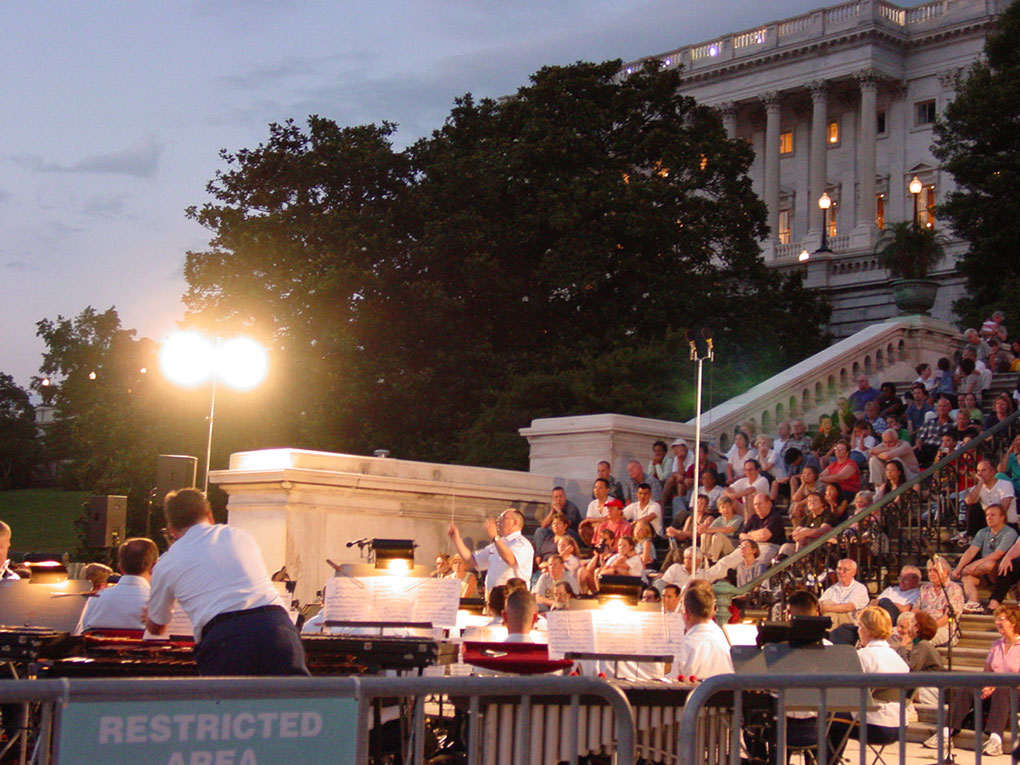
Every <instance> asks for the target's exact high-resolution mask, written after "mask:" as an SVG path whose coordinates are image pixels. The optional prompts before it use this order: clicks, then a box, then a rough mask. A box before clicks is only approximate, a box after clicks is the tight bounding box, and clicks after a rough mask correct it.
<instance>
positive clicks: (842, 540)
mask: <svg viewBox="0 0 1020 765" xmlns="http://www.w3.org/2000/svg"><path fill="white" fill-rule="evenodd" d="M1018 418H1020V411H1017V412H1014V413H1013V414H1012V415H1010V416H1009V417H1007V418H1006V419H1005V420H1003V421H1002V422H1000V423H998V424H997V425H995V426H994V427H992V428H990V429H988V430H986V431H985V432H984V433H982V434H981V435H979V436H978V437H977V438H974V439H972V440H971V441H968V442H967V443H965V444H963V445H962V446H960V447H959V448H957V449H956V451H954V452H953V453H952V454H949V455H947V456H945V457H943V458H942V459H940V460H938V461H937V462H935V463H934V464H933V465H932V466H931V467H929V468H928V469H927V470H924V471H923V472H922V473H921V474H920V475H918V476H916V477H915V478H912V479H910V480H909V481H906V482H904V483H903V484H901V485H900V486H899V487H897V488H896V489H894V490H893V491H891V492H889V493H888V494H886V495H885V496H883V497H882V498H881V499H880V500H879V501H877V502H875V503H874V504H872V505H870V506H868V507H866V508H865V509H863V510H861V511H860V512H858V513H856V514H855V515H851V516H848V517H847V518H846V519H844V520H843V521H842V522H841V523H839V524H838V525H836V526H835V527H833V528H832V529H830V530H829V531H827V532H826V533H824V534H822V535H821V536H819V537H817V538H816V539H815V540H813V541H812V542H811V543H810V544H808V545H806V546H804V547H803V548H801V549H800V550H797V551H796V552H794V553H793V554H792V555H790V556H789V557H787V558H785V559H783V560H782V561H780V562H778V563H776V565H774V566H772V567H771V568H769V569H768V570H767V571H765V573H763V574H762V575H761V576H759V577H758V578H756V579H753V580H752V581H750V582H748V583H747V584H745V585H744V586H742V587H738V588H737V589H736V591H734V592H733V597H741V596H746V595H748V594H749V593H751V592H752V591H754V590H756V589H758V588H759V587H760V586H761V585H763V584H765V583H766V582H769V581H770V580H771V582H772V584H773V585H775V584H776V583H781V582H782V581H783V579H784V577H783V575H784V574H785V573H786V572H790V574H789V576H788V577H787V578H789V579H790V580H791V581H795V582H798V583H800V584H805V583H806V582H807V581H808V577H807V573H808V571H807V567H809V566H817V565H818V564H819V559H820V558H821V557H823V556H826V555H827V553H828V550H829V547H830V542H832V541H833V540H835V542H836V548H837V550H838V551H840V552H846V553H852V552H858V553H859V552H861V544H862V543H864V542H866V543H867V544H868V545H869V546H870V550H869V551H868V554H866V555H863V556H862V555H858V556H857V557H856V560H857V563H858V575H857V578H858V579H859V580H860V581H862V582H867V581H874V582H876V583H877V584H879V585H880V589H881V587H882V586H884V584H883V583H884V582H885V580H886V576H887V575H888V573H889V572H890V571H898V570H899V569H900V567H901V566H902V565H905V564H906V563H913V562H917V561H919V559H920V558H921V557H926V556H927V555H928V554H930V553H931V552H932V551H934V552H938V551H939V550H940V549H941V547H940V546H941V545H942V544H944V541H945V540H944V537H945V536H947V535H948V536H950V537H951V536H952V534H953V532H955V531H957V530H959V527H960V523H961V520H962V519H961V509H962V508H961V506H962V504H963V502H962V500H961V499H960V498H959V494H960V486H959V484H960V480H961V476H964V475H965V473H966V471H969V470H972V469H973V467H974V466H976V463H977V461H978V458H984V457H989V458H991V457H993V456H994V455H995V454H996V453H997V452H1001V451H1002V450H1003V448H1004V447H1006V446H1008V444H1009V442H1010V441H1011V440H1012V437H1013V435H1014V434H1015V432H1016V430H1017V427H1018ZM975 480H976V479H975ZM855 539H856V542H857V544H858V548H857V550H854V549H853V548H852V544H853V543H854V541H855ZM841 557H847V555H842V556H841ZM849 557H854V556H853V555H850V556H849ZM811 571H812V572H813V573H815V574H817V569H816V568H813V567H812V568H811ZM812 581H813V582H814V583H816V586H817V587H819V588H821V586H822V585H823V582H820V581H818V580H817V579H815V580H812Z"/></svg>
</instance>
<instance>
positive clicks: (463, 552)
mask: <svg viewBox="0 0 1020 765" xmlns="http://www.w3.org/2000/svg"><path fill="white" fill-rule="evenodd" d="M483 528H484V529H485V534H486V535H487V536H488V537H489V538H490V539H491V540H492V543H491V544H489V545H487V546H486V547H484V548H482V549H481V550H476V551H475V552H471V550H470V549H469V548H468V546H467V545H466V544H465V543H464V539H463V537H461V535H460V529H458V528H457V524H455V523H451V524H450V528H449V530H448V532H447V533H448V534H449V535H450V539H452V540H453V543H454V544H455V545H456V546H457V551H458V552H459V553H460V556H461V557H462V558H463V559H464V560H465V561H466V562H467V563H468V565H469V566H470V567H471V568H475V569H478V570H479V571H485V570H488V574H486V576H485V591H486V593H488V592H489V591H490V590H491V589H492V588H493V587H495V586H496V585H497V584H505V583H506V582H507V581H508V580H509V579H512V578H513V577H519V578H521V579H523V580H525V581H529V582H530V581H531V570H532V567H533V566H534V563H535V548H534V547H532V546H531V542H529V541H528V540H527V539H525V538H524V535H523V534H521V530H522V529H523V528H524V516H523V515H522V514H521V511H520V510H516V509H515V508H512V507H510V508H507V509H506V510H504V511H503V512H502V513H500V514H499V517H498V518H496V519H495V520H493V519H492V518H486V519H485V523H484V524H483Z"/></svg>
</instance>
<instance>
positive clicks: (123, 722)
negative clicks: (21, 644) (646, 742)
mask: <svg viewBox="0 0 1020 765" xmlns="http://www.w3.org/2000/svg"><path fill="white" fill-rule="evenodd" d="M0 703H4V704H10V703H19V704H23V705H28V706H29V707H31V709H32V714H31V719H32V720H33V723H32V730H31V734H32V735H31V736H30V737H29V743H30V746H29V747H28V750H27V756H26V757H25V758H23V759H25V760H26V761H27V762H31V763H39V765H49V764H50V763H82V762H103V763H106V764H107V765H118V763H138V762H165V763H169V764H171V765H176V764H177V763H179V764H180V765H256V764H257V763H286V762H324V763H326V762H329V763H358V764H359V765H360V764H361V763H367V762H369V758H370V755H371V748H372V746H374V745H376V744H377V742H373V741H370V738H371V731H372V730H380V731H381V730H382V724H383V723H384V722H386V720H387V719H390V720H392V721H394V723H395V724H398V725H399V726H400V738H399V742H400V746H401V748H402V749H403V751H402V755H403V761H404V762H409V763H418V764H420V763H424V761H425V752H426V748H425V740H426V735H427V727H426V718H427V717H428V718H429V719H430V721H432V722H434V721H435V719H436V715H437V705H438V704H442V705H445V708H446V710H447V719H449V716H450V715H451V714H452V711H453V710H457V712H458V713H459V716H460V719H462V720H463V721H464V722H465V726H466V729H467V732H466V735H465V738H464V743H465V745H466V748H467V752H466V755H467V761H468V763H470V764H471V765H474V764H475V763H483V762H484V763H496V764H498V765H504V763H505V765H528V764H530V763H537V762H539V761H541V760H542V759H545V756H544V755H543V756H541V757H540V759H539V760H536V759H535V755H534V753H535V751H536V750H535V747H536V743H541V742H544V741H545V740H547V739H549V738H550V736H551V734H550V732H549V729H548V727H547V725H546V723H547V721H548V720H550V719H551V715H552V711H551V710H552V706H553V705H555V707H556V721H557V723H556V724H557V727H556V732H555V736H556V739H557V740H556V741H555V744H554V746H553V747H552V749H550V751H549V754H548V756H549V757H552V756H554V754H553V753H554V752H555V757H556V758H557V759H558V760H559V759H560V758H562V760H563V761H567V762H571V763H576V762H577V761H578V757H579V755H583V754H584V753H586V752H587V751H589V750H590V749H589V747H591V746H593V745H594V744H595V743H596V742H598V744H599V746H600V747H603V749H604V750H605V751H609V752H612V753H614V754H615V757H616V762H618V763H620V764H621V765H629V764H631V763H633V762H634V761H635V748H634V747H635V737H634V712H633V709H632V707H631V705H630V703H629V702H628V701H627V698H626V696H625V695H624V693H623V692H622V691H621V690H620V689H618V688H616V687H614V686H613V685H612V684H610V683H608V682H606V681H603V680H599V679H596V678H589V677H548V676H542V677H458V678H452V677H451V678H436V677H413V678H374V677H373V678H363V677H351V678H223V679H209V678H195V679H140V680H125V679H117V680H112V679H111V680H69V679H66V678H65V679H52V680H48V679H40V680H7V681H0ZM426 706H429V710H428V712H427V711H426ZM507 709H510V710H511V711H510V714H509V716H508V715H507V712H506V711H505V710H507ZM595 709H597V710H598V712H597V713H595V712H593V711H592V710H595ZM493 712H495V713H496V714H493ZM438 715H439V717H443V712H442V708H438ZM596 718H597V720H596ZM677 727H678V728H679V721H677ZM589 732H591V733H592V735H591V737H589ZM596 751H599V750H596Z"/></svg>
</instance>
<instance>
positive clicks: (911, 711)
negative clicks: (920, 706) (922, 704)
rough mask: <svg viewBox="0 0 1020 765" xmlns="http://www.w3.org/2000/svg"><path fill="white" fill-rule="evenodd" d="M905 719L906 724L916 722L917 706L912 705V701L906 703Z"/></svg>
mask: <svg viewBox="0 0 1020 765" xmlns="http://www.w3.org/2000/svg"><path fill="white" fill-rule="evenodd" d="M905 715H906V717H905V719H906V722H907V725H913V724H914V723H916V722H917V707H915V706H914V704H913V702H908V703H907V710H906V712H905Z"/></svg>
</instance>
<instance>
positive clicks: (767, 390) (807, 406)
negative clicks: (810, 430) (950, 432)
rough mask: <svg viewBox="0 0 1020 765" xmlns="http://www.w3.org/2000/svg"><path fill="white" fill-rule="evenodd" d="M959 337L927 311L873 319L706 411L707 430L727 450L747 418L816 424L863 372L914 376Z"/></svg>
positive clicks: (877, 376)
mask: <svg viewBox="0 0 1020 765" xmlns="http://www.w3.org/2000/svg"><path fill="white" fill-rule="evenodd" d="M958 338H959V333H958V332H957V331H956V330H955V329H954V328H953V327H952V326H950V325H949V324H947V323H945V322H943V321H939V320H937V319H932V318H931V317H927V316H902V317H897V318H895V319H890V320H888V321H886V322H883V323H881V324H873V325H871V326H870V327H866V328H865V329H863V330H861V331H859V332H857V333H856V334H854V335H851V336H850V337H848V338H846V339H844V340H841V341H839V342H837V343H835V344H834V345H832V346H831V347H829V348H827V349H825V350H824V351H821V352H819V353H816V354H815V355H814V356H811V357H809V358H807V359H805V360H804V361H802V362H800V363H799V364H795V365H794V366H792V367H790V368H789V369H787V370H785V371H784V372H781V373H780V374H778V375H776V376H774V377H771V378H769V379H768V380H765V381H764V382H762V383H759V384H758V385H755V386H754V387H753V388H751V389H750V390H748V391H746V392H744V393H742V394H740V395H739V396H736V397H734V398H732V399H730V400H729V401H726V402H725V403H723V404H720V405H719V406H716V407H713V408H712V409H710V410H709V411H707V412H705V413H703V414H702V420H701V424H702V430H703V432H704V433H705V434H706V437H707V438H711V439H712V440H714V442H715V443H716V445H717V446H718V447H719V448H720V449H722V450H725V449H727V448H729V446H730V444H731V440H732V434H733V431H734V429H735V428H736V427H737V426H738V425H741V424H743V423H746V422H751V423H752V424H753V426H754V427H755V428H756V429H757V430H760V431H765V432H767V433H772V432H774V430H775V426H776V424H778V423H779V422H782V421H783V420H787V419H791V418H804V419H808V420H809V421H810V422H809V425H810V424H811V423H813V422H814V421H815V420H816V418H817V416H818V414H820V413H822V412H832V411H833V410H834V409H835V406H836V401H837V399H838V398H840V397H843V396H846V395H848V394H849V393H851V392H852V391H853V390H854V387H855V381H856V379H857V377H858V376H859V375H860V374H862V373H863V374H866V375H868V377H869V378H870V379H871V380H872V384H873V385H877V384H878V383H879V382H881V381H883V380H887V379H891V380H904V379H912V378H913V377H914V376H915V373H914V367H915V366H916V365H917V364H919V363H921V362H922V361H926V362H928V363H933V362H935V361H936V360H937V359H938V358H939V357H941V356H948V355H950V354H951V352H952V350H953V348H954V344H955V342H956V341H957V340H958ZM687 424H688V425H693V424H694V420H689V421H688V423H687Z"/></svg>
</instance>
